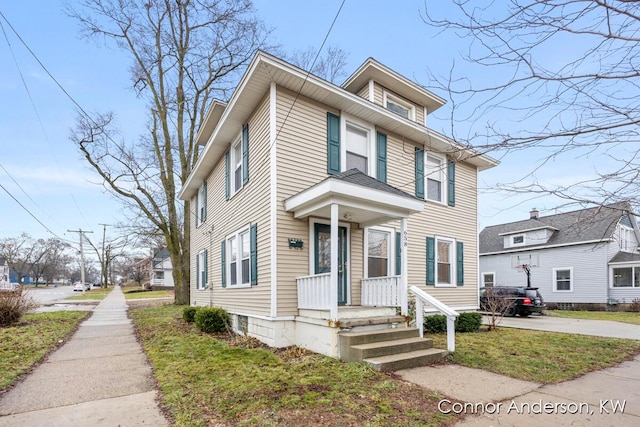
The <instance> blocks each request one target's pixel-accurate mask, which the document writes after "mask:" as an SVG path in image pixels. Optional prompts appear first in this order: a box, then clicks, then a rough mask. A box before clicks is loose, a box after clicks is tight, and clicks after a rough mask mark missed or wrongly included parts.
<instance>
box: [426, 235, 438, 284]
mask: <svg viewBox="0 0 640 427" xmlns="http://www.w3.org/2000/svg"><path fill="white" fill-rule="evenodd" d="M435 284H436V239H435V238H433V237H427V285H435Z"/></svg>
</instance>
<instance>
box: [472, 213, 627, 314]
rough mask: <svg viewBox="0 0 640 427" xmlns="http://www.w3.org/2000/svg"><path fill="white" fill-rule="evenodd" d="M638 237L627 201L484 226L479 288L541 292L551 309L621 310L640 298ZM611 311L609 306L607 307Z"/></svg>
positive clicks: (532, 215)
mask: <svg viewBox="0 0 640 427" xmlns="http://www.w3.org/2000/svg"><path fill="white" fill-rule="evenodd" d="M639 236H640V233H639V232H638V225H637V223H636V221H635V217H634V215H633V214H632V213H631V207H630V205H629V203H627V202H621V203H614V204H609V205H605V206H599V207H594V208H589V209H581V210H577V211H572V212H565V213H559V214H555V215H548V216H540V214H539V212H538V211H537V210H535V209H534V210H532V211H531V212H530V215H529V219H526V220H523V221H516V222H511V223H507V224H500V225H494V226H490V227H486V228H484V229H483V230H482V232H481V233H480V281H481V286H493V285H501V286H525V285H526V284H527V278H526V272H525V271H523V269H522V268H518V267H519V266H522V265H524V264H530V265H531V266H532V267H531V268H530V282H531V286H534V287H537V288H539V291H540V293H541V294H542V296H543V298H544V299H545V302H546V303H547V305H548V306H549V307H551V308H556V307H558V308H567V309H585V308H586V309H605V308H607V306H611V305H618V306H620V307H623V306H624V305H626V304H629V303H631V302H632V301H633V300H634V299H638V298H640V252H639V251H638V242H639V241H640V239H639ZM609 308H610V307H609Z"/></svg>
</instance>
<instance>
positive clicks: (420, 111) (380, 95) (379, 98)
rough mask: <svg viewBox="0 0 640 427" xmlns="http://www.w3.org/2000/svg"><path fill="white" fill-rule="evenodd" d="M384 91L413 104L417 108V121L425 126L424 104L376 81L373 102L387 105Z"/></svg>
mask: <svg viewBox="0 0 640 427" xmlns="http://www.w3.org/2000/svg"><path fill="white" fill-rule="evenodd" d="M384 92H387V93H390V94H391V95H393V96H396V97H398V98H400V99H401V100H403V101H404V102H406V103H408V104H410V105H412V106H413V107H414V108H415V110H416V122H417V123H418V124H419V125H421V126H425V119H424V117H425V115H424V106H423V105H419V104H416V103H415V102H413V101H411V100H410V99H406V98H404V97H402V96H400V95H397V94H396V93H395V92H394V91H393V90H391V89H387V88H386V87H384V86H382V85H380V84H378V83H375V82H374V84H373V102H374V103H375V104H378V105H381V106H383V107H384V106H385V105H384ZM368 94H369V92H368V88H367V96H366V97H367V98H368Z"/></svg>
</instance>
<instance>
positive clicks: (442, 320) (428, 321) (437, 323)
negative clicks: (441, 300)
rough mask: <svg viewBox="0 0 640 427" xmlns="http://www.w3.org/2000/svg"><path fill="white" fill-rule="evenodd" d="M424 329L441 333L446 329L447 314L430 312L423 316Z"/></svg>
mask: <svg viewBox="0 0 640 427" xmlns="http://www.w3.org/2000/svg"><path fill="white" fill-rule="evenodd" d="M424 329H425V331H429V332H433V333H436V334H438V333H441V332H446V331H447V316H445V315H444V314H432V315H430V316H425V318H424Z"/></svg>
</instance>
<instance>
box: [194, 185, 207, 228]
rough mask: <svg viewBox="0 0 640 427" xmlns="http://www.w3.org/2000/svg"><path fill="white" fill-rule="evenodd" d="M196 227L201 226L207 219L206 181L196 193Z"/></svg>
mask: <svg viewBox="0 0 640 427" xmlns="http://www.w3.org/2000/svg"><path fill="white" fill-rule="evenodd" d="M195 204H196V206H195V208H196V209H195V210H196V212H195V216H196V227H199V226H200V225H201V224H202V223H204V222H205V221H206V220H207V183H206V181H205V182H204V183H203V184H202V185H201V186H200V188H199V189H198V192H197V193H196V203H195Z"/></svg>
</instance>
